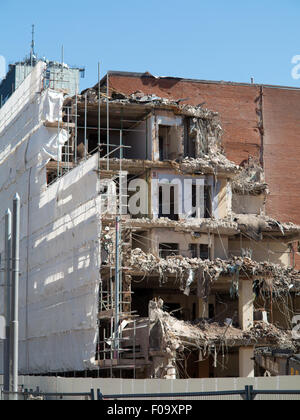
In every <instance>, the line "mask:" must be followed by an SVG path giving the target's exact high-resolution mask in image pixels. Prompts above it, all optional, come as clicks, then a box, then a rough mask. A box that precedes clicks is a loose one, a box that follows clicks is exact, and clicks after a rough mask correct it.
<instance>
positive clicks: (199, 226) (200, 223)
mask: <svg viewBox="0 0 300 420" xmlns="http://www.w3.org/2000/svg"><path fill="white" fill-rule="evenodd" d="M126 226H127V227H130V226H134V227H139V226H141V227H143V228H146V227H149V228H153V227H156V228H160V227H168V228H172V229H174V230H175V231H181V232H185V231H187V232H193V231H200V230H203V231H210V232H211V233H212V232H214V231H217V230H218V229H221V228H222V229H231V230H234V231H237V232H238V224H237V223H236V222H234V221H232V220H229V219H201V220H199V219H197V222H195V221H194V220H193V219H192V218H190V219H184V220H180V221H174V220H171V219H169V218H167V217H160V218H158V219H150V218H146V217H143V218H140V219H128V220H126Z"/></svg>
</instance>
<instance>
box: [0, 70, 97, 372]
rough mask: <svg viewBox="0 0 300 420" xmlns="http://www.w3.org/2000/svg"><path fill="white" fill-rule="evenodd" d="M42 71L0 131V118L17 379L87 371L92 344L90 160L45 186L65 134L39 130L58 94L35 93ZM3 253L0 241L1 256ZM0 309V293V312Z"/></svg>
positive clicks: (0, 184)
mask: <svg viewBox="0 0 300 420" xmlns="http://www.w3.org/2000/svg"><path fill="white" fill-rule="evenodd" d="M42 72H43V66H41V65H37V66H36V67H35V69H34V70H33V72H32V73H31V74H30V75H29V76H28V78H29V79H30V80H34V81H35V82H36V83H35V85H34V89H33V88H32V89H29V90H27V91H26V92H27V93H26V92H25V90H24V89H23V87H24V86H25V85H26V86H27V85H28V84H29V85H30V83H29V81H28V80H27V79H26V80H25V82H26V83H25V82H23V84H22V85H21V86H20V87H19V88H18V89H17V90H16V92H15V93H14V94H13V95H12V97H11V98H10V99H9V101H8V102H7V103H6V104H5V113H4V112H3V113H2V114H1V115H0V118H2V117H3V118H4V115H5V116H6V122H5V124H4V123H3V121H4V120H1V119H0V127H2V129H1V128H0V194H1V201H0V216H1V223H0V237H1V238H3V239H4V213H5V210H6V208H7V207H8V206H11V205H12V198H13V196H14V195H15V193H16V192H18V193H19V194H20V196H21V229H20V230H21V232H20V233H21V244H20V253H21V254H20V270H21V276H20V293H19V323H20V325H19V338H20V352H19V362H20V366H19V368H20V372H21V373H46V372H51V371H67V370H84V369H86V368H88V367H89V366H91V361H92V360H93V357H94V355H95V349H96V339H97V313H98V293H97V291H98V283H99V276H100V274H99V268H100V242H99V238H100V227H101V226H100V217H99V214H100V207H101V206H100V204H101V203H100V196H99V195H98V191H99V184H98V177H97V173H96V169H97V155H95V156H93V157H92V158H90V159H89V160H87V161H86V162H84V163H82V164H81V165H80V166H78V167H77V168H75V169H73V170H72V171H71V172H69V173H68V174H67V175H65V176H64V177H62V178H60V179H59V180H58V181H57V182H55V183H54V184H52V185H50V186H47V184H46V164H47V162H48V161H49V160H50V159H60V155H61V147H62V145H63V144H64V142H65V141H66V140H67V133H66V131H65V130H59V129H51V128H46V127H45V126H44V124H43V122H44V121H51V122H53V121H58V120H60V119H61V105H62V103H63V95H62V94H61V93H58V92H54V91H51V90H46V91H44V92H40V93H38V92H39V90H38V89H37V86H40V85H41V80H42ZM30 86H31V85H30ZM20 89H21V91H22V92H23V106H22V108H20V110H19V113H17V114H14V115H11V117H9V109H8V106H7V105H8V104H9V103H10V104H11V105H12V106H13V105H14V103H15V100H16V98H18V100H17V102H18V103H19V98H20V97H22V96H20ZM22 89H23V90H22ZM3 108H4V107H3ZM3 108H2V109H1V111H2V110H3ZM3 249H4V240H3V241H1V243H0V252H1V253H2V255H3ZM1 283H3V282H2V281H1ZM1 308H3V289H2V288H0V312H1ZM0 349H1V353H2V351H3V348H2V347H1V346H0ZM0 366H2V357H1V355H0Z"/></svg>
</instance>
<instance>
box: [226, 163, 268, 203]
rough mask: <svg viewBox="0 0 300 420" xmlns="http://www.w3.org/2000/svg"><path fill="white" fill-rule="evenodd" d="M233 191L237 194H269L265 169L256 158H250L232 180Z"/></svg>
mask: <svg viewBox="0 0 300 420" xmlns="http://www.w3.org/2000/svg"><path fill="white" fill-rule="evenodd" d="M232 191H233V192H234V193H236V194H241V195H243V194H249V195H259V194H268V192H269V190H268V184H267V183H266V182H265V179H264V170H263V168H262V167H261V165H260V164H259V163H258V162H256V161H255V160H254V159H252V158H250V159H249V161H248V162H246V163H245V164H244V165H243V166H241V170H240V172H239V173H238V174H237V175H236V176H235V178H234V179H233V181H232Z"/></svg>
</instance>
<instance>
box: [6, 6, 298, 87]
mask: <svg viewBox="0 0 300 420" xmlns="http://www.w3.org/2000/svg"><path fill="white" fill-rule="evenodd" d="M0 17H1V27H0V56H1V55H2V56H4V57H5V58H6V61H7V63H9V62H14V61H16V60H20V59H22V58H24V56H25V55H26V54H28V53H29V51H30V42H31V24H32V23H34V24H35V31H36V52H37V54H38V56H39V57H43V56H46V57H47V58H49V59H53V60H60V57H61V46H62V45H63V46H64V53H65V62H67V63H68V64H70V65H78V66H85V67H86V78H85V79H83V80H82V82H81V88H85V87H88V86H91V85H94V84H95V83H96V82H97V63H98V61H100V62H101V73H102V76H103V75H104V74H105V73H106V71H107V70H124V71H135V72H144V71H149V72H150V73H152V74H154V75H159V76H178V77H184V78H195V79H207V80H225V81H235V82H250V78H251V76H253V77H254V79H255V82H257V83H266V84H276V85H287V86H297V87H300V79H298V80H295V79H293V78H292V75H291V71H292V68H293V66H294V65H293V64H292V63H291V60H292V57H293V56H295V55H300V42H299V40H300V37H299V32H300V29H299V28H300V25H299V17H300V1H299V0H272V1H270V0H251V1H250V0H249V1H241V0H214V1H209V0H206V1H203V0H186V1H182V0H181V1H179V0H149V1H141V0H140V1H137V0H126V1H120V0H116V1H108V0H106V1H102V0H98V1H97V0H81V1H78V0H73V1H68V0H64V1H62V0H60V1H58V0H51V1H50V2H40V1H33V0H26V1H14V0H10V1H7V0H1V5H0ZM299 63H300V61H299ZM299 73H300V71H299Z"/></svg>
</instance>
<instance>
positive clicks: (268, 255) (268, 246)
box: [229, 236, 290, 267]
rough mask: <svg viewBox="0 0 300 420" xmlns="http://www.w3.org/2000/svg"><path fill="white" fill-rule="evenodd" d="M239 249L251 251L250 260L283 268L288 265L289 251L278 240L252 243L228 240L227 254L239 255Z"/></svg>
mask: <svg viewBox="0 0 300 420" xmlns="http://www.w3.org/2000/svg"><path fill="white" fill-rule="evenodd" d="M241 248H244V249H251V250H252V251H253V253H252V259H253V260H255V261H259V262H263V261H268V262H270V263H274V264H280V265H282V266H283V267H287V266H289V265H290V249H289V247H288V245H287V244H285V243H284V242H282V241H280V239H278V240H272V239H270V240H262V241H258V242H257V241H254V240H249V239H247V238H245V237H244V236H243V237H242V241H240V240H231V239H230V240H229V254H232V255H236V256H239V255H241Z"/></svg>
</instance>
